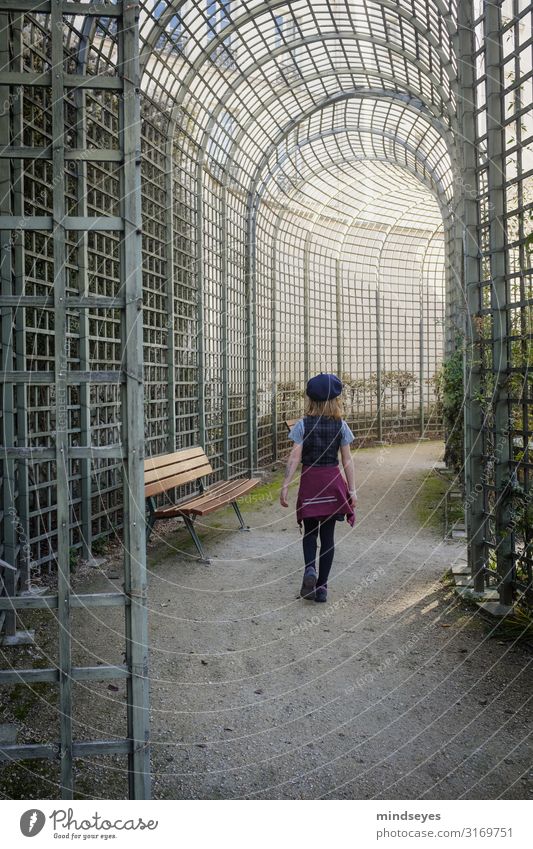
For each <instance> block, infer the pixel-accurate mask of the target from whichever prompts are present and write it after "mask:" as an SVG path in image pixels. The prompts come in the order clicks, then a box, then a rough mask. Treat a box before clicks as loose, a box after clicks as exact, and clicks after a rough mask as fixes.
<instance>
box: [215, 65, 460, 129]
mask: <svg viewBox="0 0 533 849" xmlns="http://www.w3.org/2000/svg"><path fill="white" fill-rule="evenodd" d="M368 73H369V72H368V71H366V70H365V68H361V67H357V68H355V67H352V66H349V65H348V66H346V67H345V68H343V69H337V68H335V69H333V68H332V69H331V70H328V72H327V73H324V74H319V73H317V74H310V75H309V76H306V77H300V78H298V80H295V81H294V85H287V86H285V87H284V88H282V89H278V90H277V91H276V92H275V93H274V94H273V95H272V96H271V97H270V98H269V99H268V100H263V101H262V102H261V110H257V111H256V112H254V114H253V116H252V118H251V119H250V122H249V124H248V125H247V126H251V125H252V123H253V121H254V120H257V119H258V118H259V117H260V115H261V114H262V112H263V111H264V110H265V109H267V108H268V107H269V106H271V105H272V104H273V103H276V102H277V101H279V100H281V97H282V96H283V95H285V94H289V93H290V94H294V93H295V92H296V91H297V90H298V89H299V88H300V87H301V86H306V85H307V83H309V82H314V81H315V80H318V79H320V80H323V79H328V77H341V76H344V75H353V74H362V75H365V74H366V75H368ZM373 75H374V76H379V78H380V79H382V80H384V81H387V82H390V83H394V84H395V85H397V86H398V88H403V89H404V91H405V94H402V93H401V92H394V91H389V90H388V89H364V88H361V89H359V88H357V89H350V90H348V89H347V91H354V92H359V91H360V92H361V94H362V95H364V93H365V92H367V93H368V92H371V94H369V95H368V96H374V97H382V96H383V97H384V96H387V95H389V96H391V97H395V98H397V99H404V100H406V99H409V100H410V101H413V104H412V105H413V106H415V103H414V101H416V100H418V101H419V102H420V103H421V104H422V108H421V109H420V112H421V114H424V115H426V114H427V115H428V120H430V117H429V116H433V118H434V120H435V122H436V123H435V124H433V126H435V128H436V129H437V126H436V124H437V123H438V124H439V125H440V118H439V116H440V115H441V113H440V112H439V110H438V109H436V108H435V107H434V105H433V104H432V103H431V101H428V100H427V99H426V98H425V96H424V95H423V94H422V93H421V92H416V93H414V91H413V92H411V90H410V89H409V88H406V86H405V85H404V83H403V81H401V80H398V79H397V78H396V77H393V76H391V75H390V74H384V73H383V72H379V73H376V74H373ZM234 94H235V92H234V91H233V90H232V89H230V90H229V93H228V95H225V96H224V97H223V98H221V99H219V100H218V103H217V106H216V109H215V110H214V111H213V113H212V115H215V116H218V115H219V114H220V112H221V111H222V110H223V109H224V107H225V106H226V104H227V102H228V100H229V99H230V98H231V97H232V96H233V95H234ZM415 108H416V107H415ZM450 126H452V127H456V126H457V121H456V117H455V115H452V116H450ZM442 127H443V130H444V131H445V132H447V133H449V132H450V130H449V128H447V127H446V125H445V124H442ZM439 132H440V129H439ZM205 133H206V130H204V136H205ZM241 133H242V128H241ZM240 137H242V135H241V136H239V138H240ZM204 143H205V142H202V144H204Z"/></svg>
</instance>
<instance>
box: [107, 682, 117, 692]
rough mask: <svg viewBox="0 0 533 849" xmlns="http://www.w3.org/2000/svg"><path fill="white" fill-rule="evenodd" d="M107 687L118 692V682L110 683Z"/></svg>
mask: <svg viewBox="0 0 533 849" xmlns="http://www.w3.org/2000/svg"><path fill="white" fill-rule="evenodd" d="M107 689H108V690H113V692H114V693H118V687H117V686H116V684H108V685H107Z"/></svg>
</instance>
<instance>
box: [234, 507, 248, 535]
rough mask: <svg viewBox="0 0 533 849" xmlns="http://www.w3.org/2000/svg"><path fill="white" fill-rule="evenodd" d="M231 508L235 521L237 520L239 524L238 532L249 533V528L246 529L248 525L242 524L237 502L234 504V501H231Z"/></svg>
mask: <svg viewBox="0 0 533 849" xmlns="http://www.w3.org/2000/svg"><path fill="white" fill-rule="evenodd" d="M231 506H232V507H233V509H234V510H235V513H236V514H237V519H238V520H239V522H240V528H239V530H240V531H249V530H250V528H249V527H248V525H245V524H244V519H243V518H242V513H241V511H240V508H239V505H238V504H237V502H236V501H232V502H231Z"/></svg>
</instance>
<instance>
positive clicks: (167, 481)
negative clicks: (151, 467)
mask: <svg viewBox="0 0 533 849" xmlns="http://www.w3.org/2000/svg"><path fill="white" fill-rule="evenodd" d="M211 472H212V469H211V465H210V463H205V464H204V465H203V466H198V467H197V468H195V469H191V470H190V471H188V472H179V474H177V475H171V476H170V477H168V478H162V479H160V480H157V481H154V482H153V483H151V484H148V486H146V487H145V488H144V496H145V498H150V497H151V496H154V495H160V494H161V493H162V492H168V490H169V489H174V487H177V486H183V485H184V484H186V483H191V482H192V481H196V480H198V478H203V477H204V475H209V474H211Z"/></svg>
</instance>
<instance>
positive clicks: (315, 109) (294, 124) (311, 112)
mask: <svg viewBox="0 0 533 849" xmlns="http://www.w3.org/2000/svg"><path fill="white" fill-rule="evenodd" d="M357 94H358V93H357V92H354V93H353V94H352V95H350V94H346V95H345V94H342V95H338V96H335V97H333V98H328V99H327V100H326V101H323V102H321V103H317V104H315V105H314V106H313V107H312V108H311V109H308V110H307V111H306V112H302V114H301V115H299V116H298V118H297V119H294V120H293V121H291V122H289V124H288V125H286V127H284V128H283V129H282V130H281V131H280V133H279V134H278V136H277V137H276V140H275V141H274V142H272V144H271V146H270V147H269V149H268V151H267V152H266V153H265V154H263V158H262V160H261V164H260V165H259V166H258V168H261V167H263V164H264V163H265V162H267V161H268V158H269V157H270V156H271V154H272V153H273V152H274V151H275V149H276V148H277V147H278V146H279V144H280V143H281V142H282V141H283V139H284V138H286V137H287V136H288V135H289V133H291V132H293V130H295V129H296V128H297V127H298V126H299V125H300V124H302V123H303V122H304V121H306V120H307V119H308V118H311V117H312V116H313V115H314V114H315V113H316V112H320V111H321V110H323V109H326V108H327V107H328V106H329V105H332V104H335V103H337V102H342V101H343V100H349V99H350V98H351V97H352V96H354V97H357ZM449 153H450V161H451V163H454V160H455V159H456V157H455V156H454V155H452V151H449ZM452 167H453V165H452ZM257 173H258V171H257V169H256V171H255V174H256V175H257Z"/></svg>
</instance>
